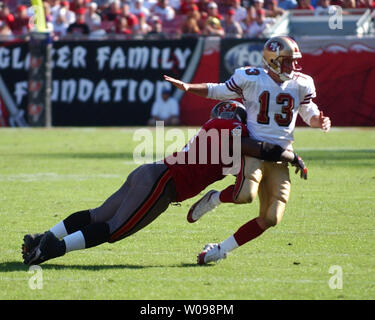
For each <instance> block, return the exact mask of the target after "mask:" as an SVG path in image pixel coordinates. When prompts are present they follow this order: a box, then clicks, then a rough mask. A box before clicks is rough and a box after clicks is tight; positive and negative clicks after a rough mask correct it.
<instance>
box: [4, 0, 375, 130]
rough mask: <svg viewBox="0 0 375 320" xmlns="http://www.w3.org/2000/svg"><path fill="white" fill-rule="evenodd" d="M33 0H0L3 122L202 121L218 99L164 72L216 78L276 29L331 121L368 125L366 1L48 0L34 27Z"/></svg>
mask: <svg viewBox="0 0 375 320" xmlns="http://www.w3.org/2000/svg"><path fill="white" fill-rule="evenodd" d="M35 3H36V2H33V3H30V1H23V0H4V1H2V2H0V126H1V127H7V126H10V127H23V126H143V125H147V124H152V123H154V121H155V120H158V119H167V118H168V119H171V120H170V121H171V122H170V123H171V125H177V124H179V125H184V126H198V125H201V124H202V123H204V122H205V121H206V119H207V118H208V117H209V112H210V110H211V107H212V106H213V105H214V104H215V101H209V100H206V99H203V98H200V97H196V96H193V95H191V94H183V92H181V91H178V90H175V89H174V88H171V86H170V84H169V83H167V82H165V81H164V80H163V75H164V74H166V75H169V76H172V77H175V78H178V79H181V80H183V81H186V82H194V83H198V82H223V81H225V80H227V79H228V78H229V77H230V75H231V74H232V72H233V71H234V69H235V68H238V67H241V66H246V65H252V66H262V56H261V54H262V48H263V44H264V43H265V41H267V39H268V38H270V37H272V36H276V35H289V36H292V37H293V38H294V39H295V40H296V41H297V42H298V44H299V46H300V49H301V51H302V54H303V58H302V61H301V63H300V64H301V65H302V68H303V70H302V72H304V73H306V74H309V75H310V76H312V77H313V79H314V81H315V86H316V89H317V98H316V99H315V102H316V103H317V104H318V106H319V107H320V109H321V110H323V111H324V113H325V114H326V115H328V116H330V117H331V119H332V124H333V125H334V126H374V125H375V28H374V17H375V11H374V9H375V1H374V0H358V1H357V0H298V1H297V0H216V1H208V0H133V1H123V0H96V1H94V0H71V1H67V0H65V1H60V0H48V1H40V5H41V6H42V7H43V9H44V17H43V20H44V21H43V22H44V26H43V27H42V28H41V27H40V22H41V19H42V18H40V17H41V16H39V15H38V14H39V13H38V10H39V9H38V8H39V7H36V6H35ZM35 14H37V18H35ZM38 17H39V18H38ZM38 19H39V21H38ZM155 110H162V111H163V110H164V112H161V114H160V115H158V114H157V111H155ZM166 110H171V111H170V114H168V112H169V111H168V112H167V111H166ZM166 117H167V118H166ZM168 121H169V120H168ZM297 124H298V125H301V126H303V125H304V124H303V123H302V122H301V121H300V120H299V122H298V123H297Z"/></svg>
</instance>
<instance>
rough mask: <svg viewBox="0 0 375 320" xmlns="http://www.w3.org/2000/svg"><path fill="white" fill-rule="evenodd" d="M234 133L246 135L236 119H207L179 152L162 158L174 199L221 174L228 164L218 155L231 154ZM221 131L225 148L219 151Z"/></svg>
mask: <svg viewBox="0 0 375 320" xmlns="http://www.w3.org/2000/svg"><path fill="white" fill-rule="evenodd" d="M211 129H213V130H211ZM215 132H216V133H217V135H215ZM234 132H236V134H238V133H240V135H241V136H248V135H249V133H248V130H247V127H246V126H245V125H244V124H242V123H241V122H240V121H238V120H235V119H230V120H226V119H211V120H209V121H207V122H206V123H205V124H204V125H203V126H202V127H201V128H200V130H199V131H198V133H197V134H196V135H195V136H194V137H193V138H192V139H191V140H190V142H189V143H188V144H187V145H186V146H185V148H184V149H183V150H182V151H179V152H175V153H173V154H172V155H170V156H168V157H166V158H165V159H164V163H165V164H166V165H167V167H168V168H169V169H170V171H171V174H172V177H173V180H174V182H175V185H176V191H177V201H179V202H180V201H184V200H186V199H189V198H192V197H194V196H196V195H197V194H198V193H199V192H201V191H202V190H204V189H205V188H206V187H207V186H209V185H210V184H212V183H214V182H215V181H218V180H221V179H223V178H224V177H225V175H224V174H223V169H224V168H225V167H228V168H229V167H231V166H232V164H224V163H223V161H222V160H223V157H222V155H229V156H232V153H233V152H232V146H233V138H232V137H233V134H234ZM211 133H212V135H211ZM223 134H224V135H223ZM225 134H226V137H227V138H228V142H229V150H224V151H223V150H222V148H221V143H222V137H225Z"/></svg>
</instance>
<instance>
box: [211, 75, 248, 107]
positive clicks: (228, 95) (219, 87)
mask: <svg viewBox="0 0 375 320" xmlns="http://www.w3.org/2000/svg"><path fill="white" fill-rule="evenodd" d="M243 74H244V68H239V69H236V70H235V72H234V74H233V75H232V76H231V77H230V79H229V80H227V81H225V82H224V83H208V84H207V88H208V95H207V98H210V99H215V100H226V99H236V98H242V99H243V90H244V88H245V86H246V78H245V77H244V75H243Z"/></svg>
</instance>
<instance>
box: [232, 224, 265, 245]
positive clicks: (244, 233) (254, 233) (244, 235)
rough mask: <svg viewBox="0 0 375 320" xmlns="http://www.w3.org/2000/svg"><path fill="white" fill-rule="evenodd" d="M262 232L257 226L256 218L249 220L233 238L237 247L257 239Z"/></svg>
mask: <svg viewBox="0 0 375 320" xmlns="http://www.w3.org/2000/svg"><path fill="white" fill-rule="evenodd" d="M263 232H264V230H263V229H262V228H261V227H260V226H259V224H258V222H257V218H254V219H253V220H250V221H249V222H247V223H245V224H244V225H243V226H242V227H240V228H239V229H238V230H237V231H236V232H235V233H234V234H233V236H234V238H235V239H236V242H237V243H238V246H242V245H243V244H245V243H246V242H249V241H250V240H253V239H254V238H256V237H259V236H260V235H261V234H262V233H263Z"/></svg>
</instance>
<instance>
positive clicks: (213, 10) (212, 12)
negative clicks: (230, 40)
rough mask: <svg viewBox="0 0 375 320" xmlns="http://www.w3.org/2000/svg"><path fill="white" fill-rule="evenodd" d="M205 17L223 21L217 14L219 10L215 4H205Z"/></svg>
mask: <svg viewBox="0 0 375 320" xmlns="http://www.w3.org/2000/svg"><path fill="white" fill-rule="evenodd" d="M207 10H208V12H207V17H208V18H209V17H214V18H217V19H219V20H223V16H222V15H221V14H220V13H219V8H218V6H217V4H216V2H213V1H211V2H209V3H208V4H207Z"/></svg>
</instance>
